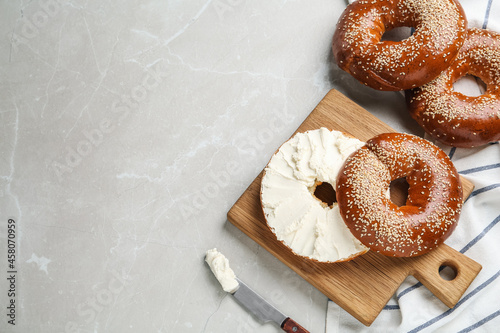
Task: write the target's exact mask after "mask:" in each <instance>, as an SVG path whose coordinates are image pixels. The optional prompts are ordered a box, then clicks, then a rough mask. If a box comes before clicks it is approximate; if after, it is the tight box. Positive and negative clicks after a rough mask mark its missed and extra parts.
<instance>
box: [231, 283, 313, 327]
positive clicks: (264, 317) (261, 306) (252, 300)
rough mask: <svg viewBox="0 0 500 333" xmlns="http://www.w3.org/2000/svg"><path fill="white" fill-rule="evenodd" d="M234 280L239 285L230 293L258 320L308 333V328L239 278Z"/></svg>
mask: <svg viewBox="0 0 500 333" xmlns="http://www.w3.org/2000/svg"><path fill="white" fill-rule="evenodd" d="M236 281H238V283H239V287H238V290H236V291H235V292H233V293H232V295H233V296H234V298H236V299H237V300H238V302H239V303H241V304H242V305H243V306H245V307H246V308H247V309H248V310H250V311H251V312H252V313H253V314H254V315H255V316H256V317H257V318H258V319H259V320H261V321H262V322H264V323H266V322H269V321H273V322H275V323H276V324H278V325H279V327H281V329H282V330H283V331H285V332H292V333H309V331H308V330H306V329H305V328H303V327H302V326H300V325H299V324H298V323H297V322H296V321H295V320H293V319H292V318H290V317H288V316H286V315H284V314H283V313H282V312H281V311H279V310H278V309H276V308H275V307H274V306H273V305H271V304H270V303H269V302H267V301H266V300H265V299H264V298H262V297H261V296H260V295H259V294H257V293H256V292H255V291H253V290H252V289H250V287H248V286H247V285H246V284H245V283H243V282H242V281H241V280H240V279H238V278H236Z"/></svg>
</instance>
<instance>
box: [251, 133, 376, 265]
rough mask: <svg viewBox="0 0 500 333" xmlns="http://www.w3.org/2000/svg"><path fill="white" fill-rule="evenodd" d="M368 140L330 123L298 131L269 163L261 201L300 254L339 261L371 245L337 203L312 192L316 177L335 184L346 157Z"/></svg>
mask: <svg viewBox="0 0 500 333" xmlns="http://www.w3.org/2000/svg"><path fill="white" fill-rule="evenodd" d="M363 145H364V143H363V142H362V141H360V140H358V139H355V138H353V137H349V136H347V135H345V134H344V133H342V132H339V131H330V130H328V129H326V128H320V129H317V130H311V131H307V132H305V133H298V134H296V135H294V136H293V137H292V138H291V139H290V140H288V141H287V142H285V143H284V144H283V145H282V146H281V147H280V149H279V150H278V152H277V153H276V154H274V155H273V157H272V159H271V161H270V162H269V164H268V165H267V167H266V168H265V173H264V176H263V178H262V184H261V200H262V207H263V210H264V215H265V217H266V220H267V224H268V225H269V226H270V228H271V230H273V232H274V233H275V234H276V236H277V238H278V239H279V240H280V241H282V242H283V243H285V245H287V246H288V247H289V248H291V249H292V250H293V252H295V253H296V254H298V255H301V256H305V257H309V258H312V259H316V260H318V261H322V262H335V261H343V260H346V259H348V258H350V257H353V256H355V255H357V254H361V253H364V252H366V251H367V250H368V248H367V247H365V246H364V245H363V244H361V242H359V241H358V240H357V239H356V238H355V237H354V236H353V235H352V233H351V232H350V231H349V229H348V228H347V226H346V225H345V223H344V221H343V219H342V217H341V216H340V212H339V208H338V205H337V203H336V202H335V203H333V204H332V205H331V206H327V205H326V204H325V203H323V202H321V201H320V200H319V199H317V198H316V197H315V196H314V195H313V189H314V188H315V185H316V184H317V182H327V183H329V184H330V185H332V187H333V188H335V186H336V179H337V174H338V173H339V171H340V169H341V168H342V166H343V164H344V162H345V160H346V159H347V157H349V155H350V154H351V153H353V152H354V151H356V150H357V149H359V148H360V147H361V146H363Z"/></svg>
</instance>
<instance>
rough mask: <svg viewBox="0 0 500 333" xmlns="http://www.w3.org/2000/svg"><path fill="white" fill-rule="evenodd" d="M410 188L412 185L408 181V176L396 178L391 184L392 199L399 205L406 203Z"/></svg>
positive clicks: (390, 193)
mask: <svg viewBox="0 0 500 333" xmlns="http://www.w3.org/2000/svg"><path fill="white" fill-rule="evenodd" d="M409 188H410V185H409V184H408V182H407V181H406V177H401V178H398V179H394V180H393V181H392V182H391V185H390V186H389V195H390V198H391V201H392V202H393V203H394V204H395V205H396V206H398V207H401V206H404V205H406V200H407V199H408V189H409Z"/></svg>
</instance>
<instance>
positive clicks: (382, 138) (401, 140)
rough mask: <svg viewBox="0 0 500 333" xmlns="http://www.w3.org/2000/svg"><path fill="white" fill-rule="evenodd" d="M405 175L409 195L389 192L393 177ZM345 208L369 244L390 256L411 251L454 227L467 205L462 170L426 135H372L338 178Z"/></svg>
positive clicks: (433, 243)
mask: <svg viewBox="0 0 500 333" xmlns="http://www.w3.org/2000/svg"><path fill="white" fill-rule="evenodd" d="M402 177H406V181H407V183H408V184H409V189H408V198H407V200H406V204H405V205H404V206H400V207H398V206H397V205H396V204H394V203H393V202H392V201H391V200H390V198H389V195H388V194H389V186H390V184H391V181H393V180H395V179H398V178H402ZM336 190H337V202H338V206H339V209H340V214H341V216H342V218H343V219H344V222H345V223H346V225H347V226H348V228H349V229H350V230H351V233H352V234H353V235H354V236H355V237H356V238H357V239H358V240H359V241H360V242H361V243H363V244H364V245H365V246H367V247H368V248H370V249H371V250H373V251H376V252H379V253H381V254H384V255H387V256H394V257H412V256H418V255H421V254H424V253H426V252H428V251H430V250H431V249H433V248H435V247H437V246H438V245H439V244H441V243H442V242H443V241H444V240H445V239H446V238H448V236H449V235H450V234H451V233H452V232H453V230H454V229H455V227H456V224H457V221H458V217H459V215H460V211H461V207H462V186H461V181H460V178H459V175H458V173H457V171H456V169H455V167H454V166H453V164H452V162H451V161H450V159H449V158H448V156H447V155H446V154H445V153H444V152H443V151H442V150H441V149H439V148H438V147H437V146H435V145H434V144H432V143H430V142H429V141H427V140H424V139H422V138H419V137H417V136H414V135H409V134H399V133H387V134H381V135H378V136H376V137H374V138H372V139H370V140H368V141H367V143H366V145H364V146H363V147H361V148H360V149H359V150H357V151H356V152H354V153H353V154H352V155H351V156H350V157H349V158H348V159H347V160H346V162H345V164H344V165H343V168H342V169H341V171H340V172H339V174H338V178H337V188H336Z"/></svg>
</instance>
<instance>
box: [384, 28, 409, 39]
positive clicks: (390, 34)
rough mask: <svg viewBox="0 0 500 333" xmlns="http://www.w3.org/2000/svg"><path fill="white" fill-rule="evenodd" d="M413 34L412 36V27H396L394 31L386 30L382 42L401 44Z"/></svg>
mask: <svg viewBox="0 0 500 333" xmlns="http://www.w3.org/2000/svg"><path fill="white" fill-rule="evenodd" d="M411 34H412V28H411V27H396V28H393V29H389V30H386V31H385V32H384V34H383V35H382V38H381V39H380V41H382V42H384V41H391V42H401V41H403V40H405V39H406V38H408V37H410V36H411Z"/></svg>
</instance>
